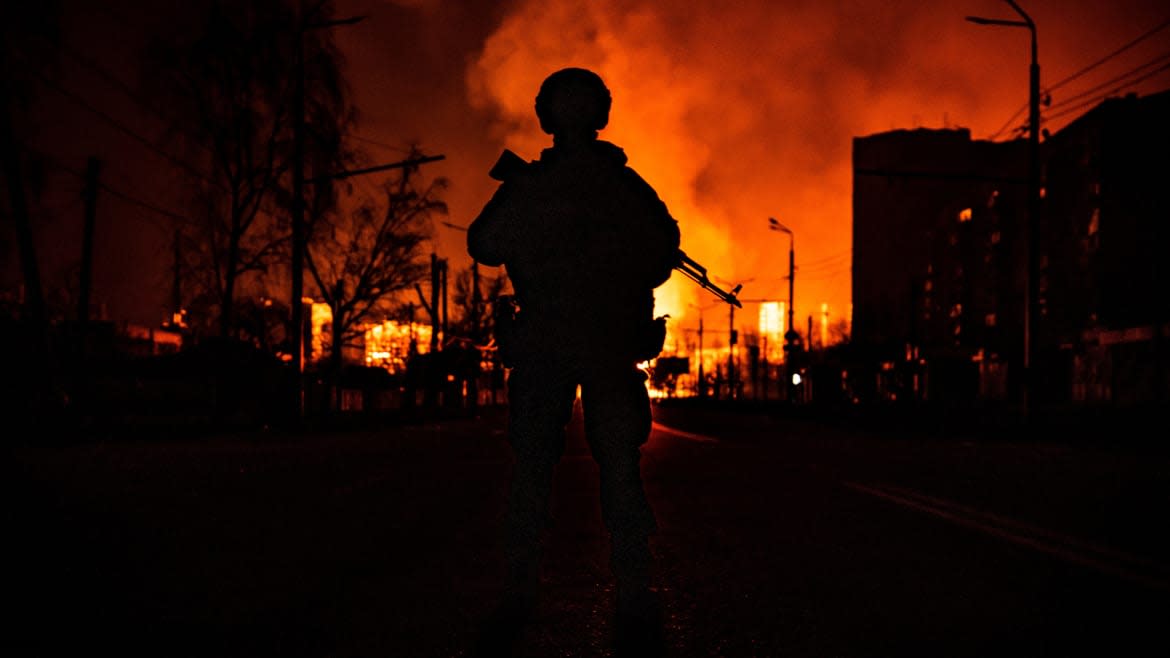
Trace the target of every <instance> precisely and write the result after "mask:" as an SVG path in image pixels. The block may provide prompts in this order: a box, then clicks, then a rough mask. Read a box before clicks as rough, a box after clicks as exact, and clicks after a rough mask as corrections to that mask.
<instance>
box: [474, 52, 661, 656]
mask: <svg viewBox="0 0 1170 658" xmlns="http://www.w3.org/2000/svg"><path fill="white" fill-rule="evenodd" d="M610 104H611V99H610V93H609V90H608V89H607V88H606V86H605V84H604V82H603V81H602V80H601V78H600V77H599V76H597V75H596V74H595V73H593V72H591V71H587V70H584V69H579V68H568V69H563V70H560V71H557V72H556V73H553V74H552V75H550V76H549V77H548V78H547V79H546V80H545V81H544V83H543V84H542V85H541V87H540V91H539V93H538V95H537V97H536V114H537V116H538V118H539V119H540V127H541V129H542V130H544V132H546V133H549V134H551V135H552V136H553V146H552V148H548V149H545V150H544V151H543V152H542V153H541V156H540V159H539V160H537V161H535V162H532V163H525V162H523V161H520V160H519V159H517V158H515V156H512V154H511V153H510V152H505V156H511V157H512V158H513V159H514V163H513V166H512V167H511V170H510V171H505V172H501V171H499V170H500V169H501V168H504V169H508V167H507V157H504V158H501V162H500V163H499V164H498V165H497V167H496V169H494V170H493V176H496V177H497V178H500V179H502V180H504V183H503V184H502V185H501V186H500V187H499V188H498V189H497V191H496V193H495V195H494V196H493V197H492V199H491V200H490V201H489V202H488V204H487V205H486V206H485V207H484V209H483V211H482V212H481V214H480V215H479V217H477V218H476V219H475V221H474V222H473V223H472V224H471V226H470V228H469V230H468V234H467V245H468V251H469V253H470V255H471V256H472V258H474V259H476V260H477V261H479V262H481V263H484V264H486V265H504V266H505V267H506V269H507V273H508V276H509V278H510V279H511V282H512V288H513V290H514V292H515V301H516V302H517V306H518V311H517V313H516V315H515V319H514V321H513V322H511V323H509V322H507V321H506V317H505V321H504V322H503V323H502V324H501V326H499V328H498V331H499V336H498V338H499V342H500V343H501V347H502V348H503V349H504V350H505V351H506V352H505V354H504V357H505V363H506V365H508V366H509V367H511V371H510V374H509V378H508V400H509V409H510V411H509V416H510V418H509V440H510V442H511V445H512V448H513V454H514V457H515V461H514V468H513V475H512V478H513V479H512V488H511V494H510V500H509V509H508V526H507V551H508V567H509V581H508V587H507V590H506V593H505V599H504V602H503V605H502V606H501V608H500V610H499V613H498V617H497V619H496V621H497V622H500V624H501V625H502V626H503V627H505V628H507V629H508V630H511V631H512V632H518V631H519V626H520V625H521V624H522V623H523V622H524V620H525V619H526V618H527V615H528V614H529V613H530V612H531V609H532V607H533V605H534V603H535V597H536V594H537V589H538V586H539V562H540V557H541V540H542V535H543V531H544V530H545V528H546V527H547V525H548V521H549V517H548V499H549V492H550V488H551V485H552V478H553V470H554V467H555V465H556V463H557V462H558V461H559V459H560V457H561V454H562V452H563V450H564V443H565V435H564V432H565V426H566V425H567V424H568V422H569V421H570V420H571V417H572V411H573V404H574V400H575V399H576V396H577V389H578V387H580V390H581V404H582V411H583V415H584V420H585V432H586V436H587V439H588V441H589V445H590V448H591V450H592V453H593V457H594V459H595V460H596V461H597V464H598V466H599V468H600V474H601V509H602V515H603V519H604V522H605V525H606V528H607V529H608V530H609V532H610V540H611V565H610V566H611V568H612V570H613V573H614V576H615V578H616V581H617V587H618V600H617V616H616V620H615V621H616V629H615V630H616V635H617V639H618V641H619V643H620V642H621V641H622V639H623V637H626V636H630V637H635V638H636V637H638V636H639V633H643V632H644V631H651V632H653V630H654V629H655V628H656V626H657V624H658V623H659V622H658V619H657V614H658V610H657V602H656V601H655V599H654V596H653V595H652V593H651V590H650V589H649V580H650V562H651V561H650V551H649V547H648V537H649V535H650V534H651V533H652V532H653V531H654V529H655V520H654V515H653V512H652V511H651V509H650V506H649V504H648V503H647V501H646V496H645V493H644V491H643V487H642V479H641V472H640V465H639V460H640V457H641V446H642V444H644V443H645V442H646V440H647V438H648V437H649V434H650V426H651V420H650V402H649V397H648V395H647V391H646V387H645V381H646V375H645V373H643V372H642V371H641V370H639V369H638V368H637V367H636V366H637V363H639V362H640V361H644V360H646V359H649V358H652V357H654V356H657V355H658V353H659V352H660V351H661V349H662V341H663V338H664V337H665V333H664V331H665V324H664V320H663V319H658V320H656V319H655V317H654V294H653V291H654V289H655V288H656V287H658V286H660V285H662V284H663V283H664V282H665V281H666V280H667V279H668V278H670V274H671V269H672V268H673V266H674V265H676V264H677V263H678V248H679V230H678V224H677V222H676V221H675V220H674V219H673V218H672V217H671V216H670V214H669V212H668V211H667V208H666V206H665V204H663V203H662V201H661V200H660V199H659V197H658V195H657V194H656V193H655V191H654V190H653V189H652V188H651V187H650V186H649V185H648V184H647V183H646V182H645V181H644V180H643V179H642V178H641V177H640V176H639V175H638V174H637V173H636V172H635V171H634V170H633V169H631V168H630V167H628V166H626V156H625V153H624V152H623V151H622V149H620V148H618V147H617V146H615V145H613V144H611V143H609V142H605V141H600V140H598V138H597V132H598V131H599V130H601V129H602V128H604V127H605V125H606V124H607V123H608V121H609V110H610ZM505 315H506V314H505Z"/></svg>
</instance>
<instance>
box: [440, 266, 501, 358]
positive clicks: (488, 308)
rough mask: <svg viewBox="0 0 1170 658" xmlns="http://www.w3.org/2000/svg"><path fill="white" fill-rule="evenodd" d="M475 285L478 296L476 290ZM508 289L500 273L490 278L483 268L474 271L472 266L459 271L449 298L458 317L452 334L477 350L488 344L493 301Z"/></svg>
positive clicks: (490, 332)
mask: <svg viewBox="0 0 1170 658" xmlns="http://www.w3.org/2000/svg"><path fill="white" fill-rule="evenodd" d="M477 269H478V272H477V271H476V270H477ZM493 269H494V268H493ZM477 284H478V286H479V291H478V295H477V294H476V289H475V286H476V285H477ZM507 287H508V277H507V276H506V275H505V274H503V272H499V273H498V274H496V275H494V276H493V275H491V274H488V273H486V272H485V271H484V268H476V267H475V266H474V265H472V266H471V267H468V268H467V269H465V270H463V271H461V272H459V274H458V275H456V277H455V291H454V294H453V295H452V299H451V301H452V302H453V304H454V306H455V311H456V317H457V318H458V320H457V321H456V322H455V324H454V326H452V327H451V329H452V333H453V334H454V335H455V336H458V337H460V338H464V339H466V340H469V341H471V342H472V343H473V344H475V345H477V346H479V347H483V346H484V345H486V344H487V343H489V342H490V341H491V336H492V332H493V331H494V327H493V319H492V318H493V316H492V302H493V301H494V300H495V299H496V298H498V297H499V296H500V295H502V294H503V293H504V291H505V290H506V289H507Z"/></svg>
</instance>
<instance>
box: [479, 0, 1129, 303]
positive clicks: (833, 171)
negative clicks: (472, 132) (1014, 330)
mask: <svg viewBox="0 0 1170 658" xmlns="http://www.w3.org/2000/svg"><path fill="white" fill-rule="evenodd" d="M957 4H959V3H921V2H910V1H899V0H894V1H891V2H866V1H862V0H852V1H845V2H834V3H825V2H819V1H797V2H773V1H769V0H746V1H742V2H736V3H655V2H649V1H637V0H560V1H558V2H548V1H546V0H525V1H522V2H519V3H517V4H516V5H515V7H514V9H513V10H512V11H511V12H510V13H508V14H507V15H506V16H505V17H504V19H503V20H502V22H501V23H500V25H499V27H498V28H497V29H496V30H495V31H494V32H493V33H492V34H491V35H490V36H489V37H488V38H487V40H486V42H485V43H484V46H483V48H482V50H481V51H480V52H479V53H478V55H477V56H476V57H475V58H474V59H473V61H472V63H471V64H470V66H469V70H468V75H467V85H468V91H469V94H470V98H471V102H472V104H473V106H476V107H478V108H480V109H483V110H487V111H489V112H492V113H494V116H495V117H496V122H495V130H496V131H497V134H496V135H495V137H496V138H497V139H498V140H499V141H501V142H503V143H505V144H506V145H508V146H509V147H510V148H512V149H513V150H516V151H517V152H518V153H520V154H521V155H524V156H526V157H529V158H534V157H536V156H537V155H538V154H539V151H540V149H541V148H543V147H545V146H547V145H548V136H546V135H544V134H543V133H541V132H540V130H539V126H538V125H537V122H536V118H535V115H534V112H533V99H534V96H535V93H536V90H537V88H538V87H539V85H540V82H541V81H542V80H543V79H544V77H545V76H547V75H548V74H549V73H551V72H552V71H554V70H556V69H559V68H562V67H565V66H582V67H586V68H590V69H593V70H595V71H597V72H598V73H599V74H601V76H602V77H603V78H604V79H605V80H606V83H607V84H608V85H609V87H610V89H611V91H612V93H613V98H614V104H613V110H612V113H611V118H610V126H609V127H607V128H606V130H605V131H603V132H602V135H601V137H602V139H607V140H609V141H612V142H614V143H616V144H618V145H619V146H622V147H623V148H625V150H626V153H627V155H628V156H629V157H630V164H631V166H633V167H634V168H635V169H637V170H638V171H639V172H640V173H641V174H642V175H643V177H645V178H646V179H647V180H648V181H649V182H650V183H651V184H652V185H654V186H655V187H656V189H657V190H658V191H659V194H660V195H661V196H662V198H663V200H664V201H665V202H666V204H667V206H668V207H669V208H670V209H671V211H672V213H673V214H674V215H675V217H676V218H677V219H678V220H679V223H680V226H681V229H682V234H683V249H684V250H685V251H686V252H687V253H688V254H689V255H690V256H692V257H693V258H695V259H696V260H697V261H699V262H700V263H702V264H704V265H706V266H707V267H708V269H709V270H710V271H711V273H712V274H714V275H717V276H719V277H721V278H722V279H723V280H724V281H725V282H727V284H728V285H731V284H734V283H738V282H744V289H743V292H742V293H741V297H743V298H744V299H750V298H761V299H763V298H767V299H775V300H785V299H786V298H787V282H786V280H785V279H784V277H785V276H786V275H787V264H788V262H787V251H788V246H789V245H788V236H787V235H784V234H781V233H775V232H770V231H769V229H768V223H767V219H768V218H769V217H775V218H777V219H778V220H779V221H781V222H782V223H783V224H785V225H786V226H788V227H790V228H791V229H792V230H793V232H794V234H795V236H794V240H795V250H796V261H797V266H798V269H797V275H796V316H797V317H798V318H804V317H806V316H807V315H810V314H816V315H817V316H818V318H819V313H820V309H821V304H822V303H828V304H829V308H830V314H831V315H832V316H833V317H836V318H841V317H848V313H849V301H850V276H849V263H850V261H849V253H850V251H849V250H850V248H851V187H852V173H851V161H850V157H851V147H852V141H851V140H852V138H853V137H855V136H862V135H867V134H872V133H875V132H881V131H885V130H891V129H895V128H914V127H930V128H942V127H971V128H972V133H973V137H975V138H985V137H987V136H988V134H989V133H990V132H992V131H994V130H995V128H996V127H998V126H999V125H1000V124H1001V123H1002V121H1003V120H1004V119H1006V118H1007V117H1008V116H1009V115H1010V114H1011V112H1012V111H1014V110H1015V109H1017V108H1016V105H1017V104H1019V103H1022V102H1024V101H1026V99H1027V61H1028V60H1027V57H1028V40H1027V35H1026V34H1025V33H1023V32H1022V31H1021V30H1012V29H998V30H993V29H987V28H980V27H977V26H974V25H972V24H971V23H968V22H966V21H964V20H963V18H964V16H965V15H967V14H978V13H981V12H983V14H984V15H987V16H992V17H1000V18H1008V19H1011V18H1017V16H1016V15H1015V14H1013V12H1012V10H1011V8H1010V7H1009V6H1008V5H1007V4H1005V3H1001V2H992V1H988V0H983V1H972V2H968V3H966V5H970V6H962V7H960V6H957ZM1048 4H1052V3H1048ZM1064 8H1065V9H1066V10H1067V9H1068V6H1067V4H1066V5H1064ZM1059 10H1060V7H1059V6H1054V7H1053V8H1051V9H1050V11H1049V13H1050V14H1051V13H1053V12H1056V11H1059ZM1096 11H1100V10H1099V9H1098V10H1096ZM1034 17H1035V18H1036V20H1037V22H1038V23H1039V21H1040V20H1041V19H1040V15H1039V14H1037V15H1035V16H1034ZM1065 18H1066V21H1065V22H1067V16H1066V17H1065ZM1134 20H1138V19H1134ZM1144 20H1147V21H1149V12H1147V15H1146V18H1145V19H1144ZM1081 28H1082V29H1085V28H1087V26H1081ZM1133 29H1134V33H1136V31H1137V29H1138V28H1137V27H1136V26H1135V27H1134V28H1133ZM1117 31H1120V30H1117ZM1090 33H1091V32H1090ZM1050 34H1052V36H1051V37H1050V38H1051V40H1052V41H1050V44H1052V43H1053V42H1058V41H1069V40H1075V39H1076V37H1075V36H1070V35H1075V34H1077V32H1076V30H1071V31H1068V34H1067V35H1066V34H1065V32H1060V31H1056V30H1054V31H1053V32H1051V33H1050ZM1109 43H1110V44H1112V43H1114V42H1112V41H1111V42H1109ZM973 44H976V45H975V46H973ZM1049 47H1050V48H1051V49H1052V50H1058V49H1061V48H1063V46H1062V45H1060V43H1055V44H1053V45H1050V46H1049ZM1085 47H1086V43H1085V42H1084V41H1083V40H1082V41H1080V42H1079V43H1077V44H1076V48H1077V49H1076V52H1077V53H1081V54H1082V55H1081V56H1082V57H1083V56H1084V55H1083V52H1084V51H1085ZM1105 48H1106V45H1105V44H1099V45H1095V46H1094V48H1093V50H1094V51H1095V52H1096V51H1103V50H1104V49H1105ZM703 295H706V293H702V292H701V291H699V290H698V288H696V287H695V286H694V285H693V284H692V283H691V282H690V281H688V280H686V279H684V278H682V277H674V278H672V280H671V282H669V283H668V284H667V285H666V286H664V288H663V289H660V291H659V295H658V298H659V305H660V311H665V312H669V313H671V314H672V316H674V317H680V316H683V315H685V314H687V312H688V304H702V305H707V304H709V303H710V302H712V301H714V298H713V297H709V296H708V297H706V298H704V297H703Z"/></svg>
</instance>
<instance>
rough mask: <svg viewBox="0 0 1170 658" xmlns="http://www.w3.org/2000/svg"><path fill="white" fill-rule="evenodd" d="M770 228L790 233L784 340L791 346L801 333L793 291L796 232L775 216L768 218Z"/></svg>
mask: <svg viewBox="0 0 1170 658" xmlns="http://www.w3.org/2000/svg"><path fill="white" fill-rule="evenodd" d="M768 228H769V229H771V230H773V231H780V232H781V233H787V234H788V331H786V332H784V342H785V344H786V345H787V346H788V347H789V348H791V347H792V346H794V345H796V344H797V343H798V342H800V334H799V333H797V332H796V327H795V325H794V324H793V318H794V317H795V316H794V312H795V308H794V307H793V301H794V299H793V292H794V291H795V290H796V234H794V233H793V232H792V229H790V228H788V227H787V226H785V225H783V224H781V223H780V222H779V221H777V220H776V218H775V217H769V218H768Z"/></svg>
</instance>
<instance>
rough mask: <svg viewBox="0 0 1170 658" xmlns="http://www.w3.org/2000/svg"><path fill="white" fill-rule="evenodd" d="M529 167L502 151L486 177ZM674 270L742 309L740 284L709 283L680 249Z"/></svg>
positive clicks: (702, 269) (507, 174)
mask: <svg viewBox="0 0 1170 658" xmlns="http://www.w3.org/2000/svg"><path fill="white" fill-rule="evenodd" d="M530 166H531V164H530V163H529V162H526V161H525V160H524V158H521V157H520V156H518V155H516V154H515V153H513V152H512V150H511V149H504V152H503V153H501V154H500V158H499V159H498V160H496V164H495V165H493V166H492V168H491V171H489V172H488V175H489V176H491V177H492V178H494V179H496V180H498V181H501V182H502V181H505V180H507V179H508V178H509V177H511V176H512V175H513V174H515V173H517V172H520V171H523V170H524V169H526V168H528V167H530ZM674 269H676V270H678V271H679V272H682V273H683V274H685V275H686V276H687V277H688V278H689V279H691V280H692V281H694V282H695V283H698V284H699V285H700V286H701V287H703V288H704V289H706V290H708V291H710V292H711V293H712V294H714V295H715V296H716V297H718V298H719V299H721V300H722V301H724V302H727V303H728V304H731V305H733V306H735V307H737V308H743V304H741V303H740V301H739V300H738V299H736V295H738V294H739V291H740V289H741V288H743V284H742V283H741V284H738V285H736V286H735V288H733V289H732V290H731V292H727V291H726V290H723V289H722V288H720V287H719V286H717V285H715V284H714V283H711V279H710V278H709V277H708V276H707V268H705V267H703V266H702V265H700V264H698V263H696V262H695V261H694V260H693V259H692V258H691V257H690V256H687V254H686V252H684V251H683V250H681V249H679V251H678V264H677V265H675V266H674Z"/></svg>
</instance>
